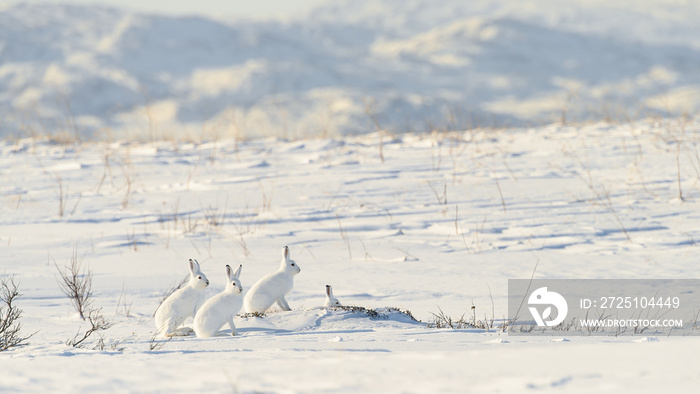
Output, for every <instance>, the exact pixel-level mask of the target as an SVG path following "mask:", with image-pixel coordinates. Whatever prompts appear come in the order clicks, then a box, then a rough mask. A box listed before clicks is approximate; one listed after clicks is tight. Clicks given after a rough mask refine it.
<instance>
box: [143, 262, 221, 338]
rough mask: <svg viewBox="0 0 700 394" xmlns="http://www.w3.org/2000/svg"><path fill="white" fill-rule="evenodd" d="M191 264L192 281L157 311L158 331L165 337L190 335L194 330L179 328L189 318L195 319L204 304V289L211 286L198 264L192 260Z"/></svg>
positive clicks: (167, 299) (169, 297) (177, 291)
mask: <svg viewBox="0 0 700 394" xmlns="http://www.w3.org/2000/svg"><path fill="white" fill-rule="evenodd" d="M189 264H190V265H189V266H190V280H189V282H187V285H185V287H182V288H180V289H177V290H175V291H174V292H173V293H172V294H170V295H169V296H168V298H166V299H165V301H163V303H162V304H160V306H159V307H158V309H157V310H156V314H155V323H156V329H157V330H158V332H159V333H160V334H162V335H164V336H174V335H189V334H190V333H191V332H192V329H189V328H184V327H183V328H178V327H180V325H181V324H182V323H184V322H185V320H186V319H187V318H188V317H194V315H195V313H196V312H197V308H199V306H200V305H202V303H203V302H204V289H205V288H206V287H207V286H209V280H208V279H207V277H206V276H205V275H204V273H202V271H201V269H200V267H199V263H198V262H196V261H194V260H192V259H190V261H189Z"/></svg>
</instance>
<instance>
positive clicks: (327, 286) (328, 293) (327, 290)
mask: <svg viewBox="0 0 700 394" xmlns="http://www.w3.org/2000/svg"><path fill="white" fill-rule="evenodd" d="M326 295H327V296H328V297H332V296H331V285H326Z"/></svg>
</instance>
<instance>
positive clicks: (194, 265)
mask: <svg viewBox="0 0 700 394" xmlns="http://www.w3.org/2000/svg"><path fill="white" fill-rule="evenodd" d="M196 271H197V265H196V264H195V262H194V260H192V259H190V273H191V274H192V275H194V274H195V272H196Z"/></svg>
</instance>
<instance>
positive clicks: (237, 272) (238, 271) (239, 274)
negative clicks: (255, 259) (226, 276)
mask: <svg viewBox="0 0 700 394" xmlns="http://www.w3.org/2000/svg"><path fill="white" fill-rule="evenodd" d="M241 268H243V264H241V265H239V266H238V269H237V270H236V272H234V273H233V277H234V278H236V279H238V278H240V277H241Z"/></svg>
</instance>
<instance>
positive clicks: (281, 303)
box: [277, 297, 292, 311]
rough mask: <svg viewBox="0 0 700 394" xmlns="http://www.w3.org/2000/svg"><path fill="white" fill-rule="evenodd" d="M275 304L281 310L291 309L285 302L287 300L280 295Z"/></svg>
mask: <svg viewBox="0 0 700 394" xmlns="http://www.w3.org/2000/svg"><path fill="white" fill-rule="evenodd" d="M277 306H279V307H280V308H281V309H282V310H283V311H291V310H292V308H290V307H289V304H287V300H285V299H284V297H281V298H280V299H279V300H277Z"/></svg>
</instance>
